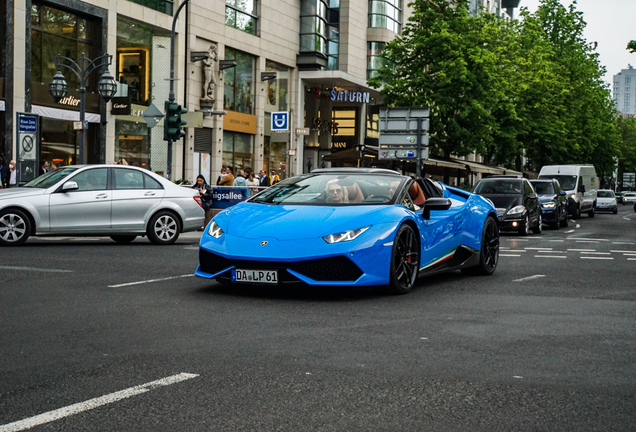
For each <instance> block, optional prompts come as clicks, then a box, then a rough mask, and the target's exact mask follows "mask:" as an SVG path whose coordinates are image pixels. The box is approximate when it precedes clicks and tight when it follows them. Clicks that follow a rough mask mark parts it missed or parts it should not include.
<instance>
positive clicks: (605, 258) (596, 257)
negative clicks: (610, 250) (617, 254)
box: [581, 256, 614, 260]
mask: <svg viewBox="0 0 636 432" xmlns="http://www.w3.org/2000/svg"><path fill="white" fill-rule="evenodd" d="M581 259H595V260H613V259H614V258H612V257H599V256H582V257H581Z"/></svg>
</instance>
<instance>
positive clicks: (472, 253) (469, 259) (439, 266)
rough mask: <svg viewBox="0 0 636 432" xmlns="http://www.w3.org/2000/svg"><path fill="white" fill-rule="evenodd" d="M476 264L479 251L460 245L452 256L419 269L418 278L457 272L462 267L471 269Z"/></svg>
mask: <svg viewBox="0 0 636 432" xmlns="http://www.w3.org/2000/svg"><path fill="white" fill-rule="evenodd" d="M477 264H479V251H478V250H476V249H473V248H471V247H468V246H464V245H461V246H458V247H457V249H455V250H454V251H453V252H452V256H449V257H447V258H446V259H442V260H440V261H438V262H434V263H433V264H432V265H429V266H427V267H424V268H421V269H420V271H419V274H418V277H422V276H428V275H432V274H435V273H441V272H445V271H452V270H458V269H461V268H464V267H472V266H476V265H477Z"/></svg>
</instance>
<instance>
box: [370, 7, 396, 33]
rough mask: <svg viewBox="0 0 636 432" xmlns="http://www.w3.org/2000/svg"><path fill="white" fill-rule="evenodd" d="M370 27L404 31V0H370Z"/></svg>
mask: <svg viewBox="0 0 636 432" xmlns="http://www.w3.org/2000/svg"><path fill="white" fill-rule="evenodd" d="M369 27H371V28H384V29H388V30H391V31H392V32H393V33H396V34H400V32H401V31H402V0H371V1H369Z"/></svg>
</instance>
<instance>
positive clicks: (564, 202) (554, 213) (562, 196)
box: [530, 179, 568, 229]
mask: <svg viewBox="0 0 636 432" xmlns="http://www.w3.org/2000/svg"><path fill="white" fill-rule="evenodd" d="M530 184H531V185H532V187H534V190H535V191H536V193H537V195H539V202H541V216H542V219H543V223H544V224H548V225H549V226H550V227H551V228H553V229H559V227H567V226H568V198H567V194H566V193H565V191H564V190H562V189H561V185H560V184H559V181H558V180H555V179H550V180H530Z"/></svg>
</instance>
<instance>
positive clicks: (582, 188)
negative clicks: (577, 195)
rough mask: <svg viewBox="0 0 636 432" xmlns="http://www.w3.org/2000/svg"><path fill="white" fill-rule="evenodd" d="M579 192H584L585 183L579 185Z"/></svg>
mask: <svg viewBox="0 0 636 432" xmlns="http://www.w3.org/2000/svg"><path fill="white" fill-rule="evenodd" d="M579 192H581V193H585V185H579Z"/></svg>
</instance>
